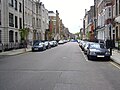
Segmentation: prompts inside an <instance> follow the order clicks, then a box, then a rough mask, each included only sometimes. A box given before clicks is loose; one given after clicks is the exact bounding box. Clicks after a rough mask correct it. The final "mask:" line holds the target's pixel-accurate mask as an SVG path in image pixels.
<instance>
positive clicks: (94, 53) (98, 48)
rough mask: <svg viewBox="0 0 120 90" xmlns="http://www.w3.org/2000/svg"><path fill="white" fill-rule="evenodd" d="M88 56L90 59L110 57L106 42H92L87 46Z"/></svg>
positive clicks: (107, 58)
mask: <svg viewBox="0 0 120 90" xmlns="http://www.w3.org/2000/svg"><path fill="white" fill-rule="evenodd" d="M87 49H88V50H87V57H88V59H97V58H105V59H106V60H109V59H110V52H109V50H108V49H106V47H105V45H104V44H100V43H94V44H90V45H89V47H88V48H87Z"/></svg>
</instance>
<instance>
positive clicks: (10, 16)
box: [9, 13, 14, 27]
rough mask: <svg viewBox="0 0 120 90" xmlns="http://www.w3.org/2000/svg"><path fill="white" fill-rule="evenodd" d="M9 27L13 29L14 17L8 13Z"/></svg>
mask: <svg viewBox="0 0 120 90" xmlns="http://www.w3.org/2000/svg"><path fill="white" fill-rule="evenodd" d="M9 26H11V27H14V15H13V14H12V13H9Z"/></svg>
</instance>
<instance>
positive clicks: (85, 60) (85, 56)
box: [81, 50, 89, 62]
mask: <svg viewBox="0 0 120 90" xmlns="http://www.w3.org/2000/svg"><path fill="white" fill-rule="evenodd" d="M81 52H82V54H83V56H84V58H85V61H87V62H89V60H88V59H87V57H86V56H85V54H84V52H83V51H82V50H81Z"/></svg>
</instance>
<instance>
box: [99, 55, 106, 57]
mask: <svg viewBox="0 0 120 90" xmlns="http://www.w3.org/2000/svg"><path fill="white" fill-rule="evenodd" d="M97 57H105V56H104V55H97Z"/></svg>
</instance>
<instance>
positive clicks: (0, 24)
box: [0, 10, 1, 25]
mask: <svg viewBox="0 0 120 90" xmlns="http://www.w3.org/2000/svg"><path fill="white" fill-rule="evenodd" d="M0 25H1V10H0Z"/></svg>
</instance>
